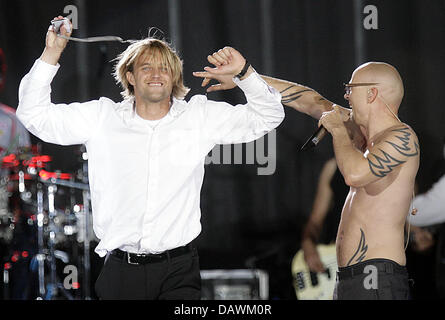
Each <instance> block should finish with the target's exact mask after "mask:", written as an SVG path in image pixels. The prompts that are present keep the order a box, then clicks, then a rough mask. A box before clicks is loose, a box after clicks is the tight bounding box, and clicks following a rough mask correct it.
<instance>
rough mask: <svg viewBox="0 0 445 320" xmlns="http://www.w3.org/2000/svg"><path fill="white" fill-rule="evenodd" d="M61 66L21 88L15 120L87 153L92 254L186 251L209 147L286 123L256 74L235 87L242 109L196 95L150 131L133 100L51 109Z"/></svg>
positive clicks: (196, 226) (36, 70)
mask: <svg viewBox="0 0 445 320" xmlns="http://www.w3.org/2000/svg"><path fill="white" fill-rule="evenodd" d="M59 67H60V66H59V65H56V66H53V65H49V64H47V63H45V62H43V61H41V60H40V59H38V60H37V61H36V62H35V63H34V65H33V67H32V68H31V70H30V72H29V73H28V74H27V75H26V76H25V77H24V78H23V79H22V81H21V83H20V88H19V106H18V108H17V116H18V118H19V119H20V120H21V121H22V123H23V124H24V125H25V127H26V128H27V129H28V130H29V131H30V132H31V133H33V134H34V135H35V136H37V137H39V138H40V139H42V140H44V141H46V142H50V143H56V144H60V145H70V144H85V146H86V148H87V152H88V167H89V172H88V176H89V186H90V191H91V205H92V213H93V230H94V232H95V234H96V236H97V237H98V238H99V239H100V242H99V244H98V245H97V247H96V249H95V251H96V252H97V253H98V254H99V255H100V256H101V257H103V256H105V255H106V253H107V252H108V251H111V250H113V249H115V248H120V249H122V250H125V251H129V252H137V253H159V252H163V251H165V250H169V249H173V248H176V247H179V246H183V245H186V244H187V243H189V242H191V241H192V240H193V239H195V238H196V237H197V236H198V235H199V233H200V232H201V223H200V218H201V211H200V190H201V186H202V182H203V178H204V161H205V156H206V155H207V154H208V153H209V152H210V150H211V149H212V148H213V147H214V146H215V145H216V144H231V143H245V142H250V141H252V140H255V139H258V138H260V137H262V136H263V135H265V134H266V133H267V132H269V131H271V130H273V129H274V128H276V127H277V126H278V125H279V124H280V123H281V122H282V121H283V119H284V110H283V106H282V105H281V95H280V94H279V93H278V92H277V91H276V90H275V89H273V88H272V87H269V86H268V85H267V84H266V83H265V82H264V81H263V80H262V79H261V77H260V76H259V75H258V74H257V73H253V74H251V75H250V76H249V77H248V78H246V79H244V80H242V81H240V80H238V79H236V78H235V79H234V81H235V82H236V83H237V85H238V86H239V87H240V88H241V89H242V90H243V92H244V94H245V96H246V99H247V104H245V105H237V106H232V105H230V104H227V103H225V102H215V101H211V100H207V97H206V96H204V95H195V96H193V97H192V98H191V99H190V101H188V102H186V101H184V100H177V99H175V98H173V103H172V106H171V108H170V111H169V112H168V114H167V115H166V116H165V117H164V118H162V119H161V120H160V121H159V122H158V123H157V124H156V126H154V127H152V126H150V125H149V124H148V123H147V122H146V121H145V120H144V119H142V118H140V117H139V116H138V115H137V114H136V111H135V108H134V106H133V102H132V101H127V100H125V101H122V102H119V103H115V102H113V101H111V100H110V99H108V98H104V97H102V98H100V99H99V100H94V101H89V102H85V103H71V104H53V103H51V98H50V93H51V87H50V84H51V81H52V79H53V78H54V76H55V75H56V72H57V70H58V68H59Z"/></svg>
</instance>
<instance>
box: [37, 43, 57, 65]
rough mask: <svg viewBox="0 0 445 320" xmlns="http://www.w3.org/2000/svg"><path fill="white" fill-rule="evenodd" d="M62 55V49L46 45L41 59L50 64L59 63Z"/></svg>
mask: <svg viewBox="0 0 445 320" xmlns="http://www.w3.org/2000/svg"><path fill="white" fill-rule="evenodd" d="M61 55H62V51H59V50H54V49H49V48H47V47H45V50H43V53H42V55H41V56H40V59H41V60H42V61H44V62H46V63H48V64H52V65H57V63H58V62H59V59H60V56H61Z"/></svg>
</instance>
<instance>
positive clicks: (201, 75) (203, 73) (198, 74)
mask: <svg viewBox="0 0 445 320" xmlns="http://www.w3.org/2000/svg"><path fill="white" fill-rule="evenodd" d="M193 75H194V76H195V77H198V78H208V77H210V76H211V75H210V73H208V72H206V71H194V72H193Z"/></svg>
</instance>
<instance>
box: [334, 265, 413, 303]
mask: <svg viewBox="0 0 445 320" xmlns="http://www.w3.org/2000/svg"><path fill="white" fill-rule="evenodd" d="M338 269H339V270H338V272H337V282H336V284H335V289H334V300H408V299H410V290H409V280H408V272H407V270H406V267H404V266H401V265H399V264H398V263H396V262H394V261H392V260H388V259H369V260H366V261H363V262H359V263H357V264H354V265H351V266H347V267H339V268H338Z"/></svg>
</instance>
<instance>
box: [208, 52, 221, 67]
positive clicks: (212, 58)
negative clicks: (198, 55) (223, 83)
mask: <svg viewBox="0 0 445 320" xmlns="http://www.w3.org/2000/svg"><path fill="white" fill-rule="evenodd" d="M207 60H208V61H209V62H210V63H211V64H213V65H214V66H216V67H218V66H220V65H221V63H220V62H219V61H218V60H217V59H215V57H213V56H212V55H209V56H207Z"/></svg>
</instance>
